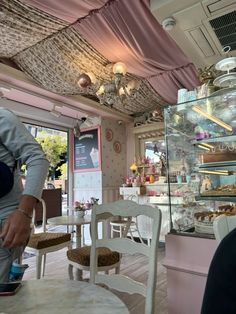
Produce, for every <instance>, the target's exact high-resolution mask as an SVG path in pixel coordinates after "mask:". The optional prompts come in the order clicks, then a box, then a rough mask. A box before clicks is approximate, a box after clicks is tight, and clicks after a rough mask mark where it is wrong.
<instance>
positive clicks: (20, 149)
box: [0, 110, 49, 248]
mask: <svg viewBox="0 0 236 314" xmlns="http://www.w3.org/2000/svg"><path fill="white" fill-rule="evenodd" d="M0 122H1V133H0V139H1V141H2V143H3V145H4V146H5V147H6V148H7V149H8V150H9V152H10V153H11V154H12V155H13V157H14V159H15V161H16V162H17V163H18V164H26V169H27V176H26V182H25V187H24V190H23V194H22V196H21V199H20V202H19V204H18V207H17V209H16V210H15V211H14V212H13V213H12V214H10V215H9V217H8V218H7V220H6V222H5V223H4V227H3V231H2V233H1V234H0V237H1V238H3V246H5V247H8V248H13V247H17V246H20V245H25V244H26V242H27V240H28V238H29V236H30V224H31V217H32V213H33V209H34V207H35V205H36V203H37V201H38V200H39V199H40V198H41V194H42V189H43V186H44V182H45V179H46V176H47V173H48V166H49V163H48V161H47V159H46V157H45V154H44V152H43V151H42V148H41V146H40V145H39V144H38V143H37V141H36V140H35V139H34V138H33V136H32V135H31V134H30V132H29V131H28V130H27V129H26V128H25V126H24V125H23V124H22V123H21V122H20V121H19V120H18V118H17V117H16V116H15V115H14V114H13V113H11V112H10V111H8V110H4V114H2V115H0Z"/></svg>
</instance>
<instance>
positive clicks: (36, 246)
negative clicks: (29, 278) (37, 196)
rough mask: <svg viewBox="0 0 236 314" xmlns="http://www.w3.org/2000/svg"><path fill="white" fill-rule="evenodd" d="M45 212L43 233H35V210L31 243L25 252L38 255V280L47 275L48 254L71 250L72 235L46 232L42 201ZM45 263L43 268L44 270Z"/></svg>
mask: <svg viewBox="0 0 236 314" xmlns="http://www.w3.org/2000/svg"><path fill="white" fill-rule="evenodd" d="M41 203H42V210H43V221H42V227H43V232H40V233H35V232H34V231H35V228H34V224H35V210H34V213H33V219H32V226H33V228H32V233H31V236H30V239H29V242H28V244H27V246H26V248H25V252H28V253H32V254H35V255H36V279H40V278H41V276H44V274H45V264H46V254H47V253H50V252H55V251H58V250H61V249H63V248H64V247H68V248H69V249H70V248H71V235H70V234H69V233H65V232H64V233H63V232H60V233H55V232H47V231H46V204H45V201H44V200H41ZM42 262H43V268H42Z"/></svg>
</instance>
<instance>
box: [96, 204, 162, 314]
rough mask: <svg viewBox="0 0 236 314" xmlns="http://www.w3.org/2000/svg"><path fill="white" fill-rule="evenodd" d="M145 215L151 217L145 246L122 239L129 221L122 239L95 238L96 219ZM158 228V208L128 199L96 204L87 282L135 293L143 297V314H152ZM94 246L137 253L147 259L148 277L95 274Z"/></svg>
mask: <svg viewBox="0 0 236 314" xmlns="http://www.w3.org/2000/svg"><path fill="white" fill-rule="evenodd" d="M139 215H145V216H147V217H150V218H152V220H153V226H152V240H151V245H150V246H148V245H146V244H143V243H138V242H134V241H132V240H131V239H129V238H126V237H125V236H126V233H127V232H128V230H129V224H127V226H126V230H125V232H124V234H123V236H124V237H123V238H112V239H98V237H97V222H98V221H99V220H102V219H110V218H111V217H112V216H121V217H127V216H130V217H137V216H139ZM160 227H161V211H160V209H158V208H153V207H151V206H148V205H139V204H137V203H136V202H133V201H130V200H118V201H116V202H113V203H108V204H102V205H96V206H94V207H93V209H92V221H91V235H92V247H91V256H90V261H91V262H90V281H91V283H103V284H105V285H107V286H108V287H110V288H112V289H116V290H119V291H123V292H127V293H130V294H133V293H139V294H141V295H143V296H145V297H146V302H145V314H151V313H154V312H153V311H154V294H155V289H156V276H157V248H158V242H159V236H160ZM98 247H108V248H109V249H110V250H112V251H117V252H119V253H126V254H131V255H133V254H136V253H140V254H143V255H145V256H146V257H147V259H148V278H147V283H146V285H145V284H143V283H141V282H138V281H135V280H134V279H131V278H129V277H127V276H124V275H120V274H119V275H118V274H115V275H108V274H104V275H101V274H98V273H97V250H96V248H98Z"/></svg>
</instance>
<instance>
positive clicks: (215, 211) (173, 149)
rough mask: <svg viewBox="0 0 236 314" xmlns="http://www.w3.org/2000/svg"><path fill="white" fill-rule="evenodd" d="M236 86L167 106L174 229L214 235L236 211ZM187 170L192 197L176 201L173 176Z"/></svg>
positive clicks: (180, 231) (169, 185)
mask: <svg viewBox="0 0 236 314" xmlns="http://www.w3.org/2000/svg"><path fill="white" fill-rule="evenodd" d="M235 122H236V87H235V88H232V87H231V88H224V89H221V90H219V91H217V92H215V93H214V94H212V95H211V96H210V97H206V98H200V99H196V100H193V101H189V102H185V103H181V104H178V105H174V106H169V107H168V108H166V109H165V129H166V130H165V131H166V132H165V134H166V135H165V136H166V151H167V152H166V153H167V181H168V194H169V195H170V218H171V230H172V231H173V232H175V233H176V232H177V233H178V232H179V233H184V234H189V235H192V236H198V237H199V236H200V237H201V236H203V237H208V236H209V237H213V221H214V219H215V218H216V217H218V216H219V215H222V214H224V215H235V214H236V205H235V203H236V123H235ZM183 167H184V169H185V170H186V175H188V177H189V178H190V180H189V182H188V197H186V198H185V201H184V202H183V204H182V205H181V206H175V205H173V204H172V200H171V198H172V196H171V184H170V181H171V180H170V176H171V174H172V173H174V172H175V173H180V172H181V169H183Z"/></svg>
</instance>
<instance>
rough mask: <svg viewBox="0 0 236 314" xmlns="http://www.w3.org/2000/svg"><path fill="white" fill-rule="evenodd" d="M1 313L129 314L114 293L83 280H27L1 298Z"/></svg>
mask: <svg viewBox="0 0 236 314" xmlns="http://www.w3.org/2000/svg"><path fill="white" fill-rule="evenodd" d="M0 313H1V314H46V313H48V314H75V313H80V314H111V313H112V314H128V313H129V311H128V309H127V307H126V305H125V304H124V303H123V302H122V301H121V300H120V299H119V298H118V297H117V296H116V295H115V294H113V293H112V292H110V291H108V290H106V289H104V288H102V287H99V286H96V285H93V284H90V283H87V282H83V281H73V280H66V279H65V280H44V279H41V280H28V281H22V287H21V288H20V290H19V291H18V292H17V293H16V294H15V295H13V296H5V297H0Z"/></svg>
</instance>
